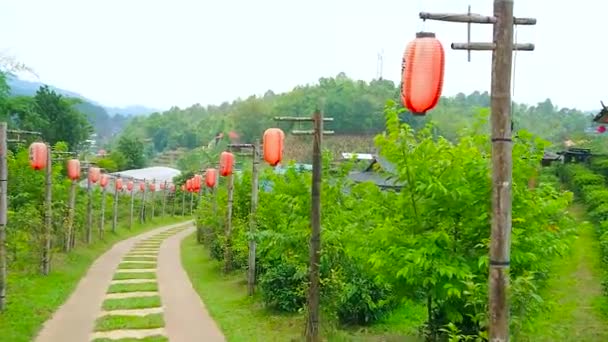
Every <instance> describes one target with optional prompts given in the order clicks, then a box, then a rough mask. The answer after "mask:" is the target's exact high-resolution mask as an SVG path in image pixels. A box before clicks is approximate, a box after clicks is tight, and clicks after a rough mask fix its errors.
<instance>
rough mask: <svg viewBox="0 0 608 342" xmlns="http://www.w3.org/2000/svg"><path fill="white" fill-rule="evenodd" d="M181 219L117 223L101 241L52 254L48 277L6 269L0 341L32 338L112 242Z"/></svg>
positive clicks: (0, 315) (25, 340) (0, 321)
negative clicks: (129, 228)
mask: <svg viewBox="0 0 608 342" xmlns="http://www.w3.org/2000/svg"><path fill="white" fill-rule="evenodd" d="M182 221H185V219H184V218H183V217H178V218H165V219H160V218H157V219H155V220H154V222H150V223H148V224H146V225H144V226H140V225H138V224H136V225H134V226H133V229H132V230H128V229H126V228H124V226H122V225H121V226H120V227H119V229H118V230H117V233H116V234H112V233H110V232H108V233H107V234H105V240H104V241H94V243H93V244H91V245H90V246H85V245H80V246H78V247H77V248H76V249H74V250H73V251H72V252H70V254H67V255H66V254H63V253H55V254H53V258H52V268H51V274H49V275H48V276H42V275H39V274H38V273H34V272H20V273H18V272H10V270H9V274H8V289H7V310H6V311H5V312H3V313H1V314H0V341H10V342H29V341H32V340H33V338H34V336H35V335H36V334H37V333H38V331H39V330H40V328H41V327H42V324H43V323H44V322H45V321H46V320H48V319H49V318H51V316H52V314H53V312H54V311H55V310H56V309H57V308H58V307H59V306H60V305H61V304H62V303H63V302H65V301H66V299H67V298H68V297H69V295H70V294H71V293H72V291H74V289H75V288H76V285H77V284H78V281H79V280H80V278H82V277H83V276H84V275H85V273H86V272H87V270H88V269H89V266H91V264H92V263H93V261H95V259H97V258H98V257H99V256H100V255H101V254H103V253H104V252H106V251H107V250H108V249H110V248H111V247H112V245H114V244H115V243H116V242H118V241H120V240H124V239H126V238H129V237H132V236H135V235H138V234H141V233H143V232H145V231H148V230H151V229H152V228H155V227H161V226H166V225H170V224H174V223H178V222H182ZM95 236H96V235H95ZM133 285H140V284H133Z"/></svg>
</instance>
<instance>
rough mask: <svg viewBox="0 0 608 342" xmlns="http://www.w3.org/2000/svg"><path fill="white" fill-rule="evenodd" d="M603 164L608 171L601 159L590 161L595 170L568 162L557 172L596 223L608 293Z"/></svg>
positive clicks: (607, 222)
mask: <svg viewBox="0 0 608 342" xmlns="http://www.w3.org/2000/svg"><path fill="white" fill-rule="evenodd" d="M604 165H605V166H606V167H607V168H606V170H605V171H608V163H606V162H605V161H604V160H602V161H595V162H592V163H591V168H593V169H594V170H596V171H592V170H590V169H589V168H588V167H586V166H584V165H581V164H568V165H563V166H561V167H560V168H558V172H559V175H560V178H561V179H562V181H563V182H564V183H566V184H567V185H568V186H569V187H570V188H571V189H572V190H573V191H574V193H575V194H576V195H577V196H578V198H579V199H581V200H582V201H583V202H584V204H585V205H586V207H587V210H588V212H589V217H590V218H591V219H592V220H593V221H594V222H595V223H596V227H597V231H598V232H597V233H598V236H599V241H600V253H601V258H602V259H601V262H602V269H603V270H604V276H603V281H602V285H603V287H604V293H605V294H606V295H608V188H607V187H606V178H605V176H603V175H602V174H599V173H598V172H601V171H600V170H601V169H602V168H603V167H604ZM607 174H608V173H607Z"/></svg>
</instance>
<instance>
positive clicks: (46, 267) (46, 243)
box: [42, 145, 53, 275]
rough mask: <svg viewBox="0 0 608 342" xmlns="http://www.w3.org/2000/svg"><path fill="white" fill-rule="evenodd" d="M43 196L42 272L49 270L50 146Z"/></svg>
mask: <svg viewBox="0 0 608 342" xmlns="http://www.w3.org/2000/svg"><path fill="white" fill-rule="evenodd" d="M46 151H47V153H46V168H45V177H44V178H45V196H44V205H45V210H44V247H43V251H42V274H44V275H48V274H49V272H50V271H51V234H52V232H53V221H52V218H53V216H52V214H53V213H52V209H53V207H52V199H53V164H52V162H53V161H52V155H51V154H52V152H53V151H52V150H51V146H49V145H47V148H46Z"/></svg>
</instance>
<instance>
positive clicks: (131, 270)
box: [116, 268, 156, 273]
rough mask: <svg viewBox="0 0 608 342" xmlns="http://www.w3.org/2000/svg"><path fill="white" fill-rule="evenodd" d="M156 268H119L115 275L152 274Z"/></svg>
mask: <svg viewBox="0 0 608 342" xmlns="http://www.w3.org/2000/svg"><path fill="white" fill-rule="evenodd" d="M152 272H156V268H119V269H117V270H116V273H152Z"/></svg>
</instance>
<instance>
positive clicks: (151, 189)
mask: <svg viewBox="0 0 608 342" xmlns="http://www.w3.org/2000/svg"><path fill="white" fill-rule="evenodd" d="M150 191H156V183H150Z"/></svg>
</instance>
